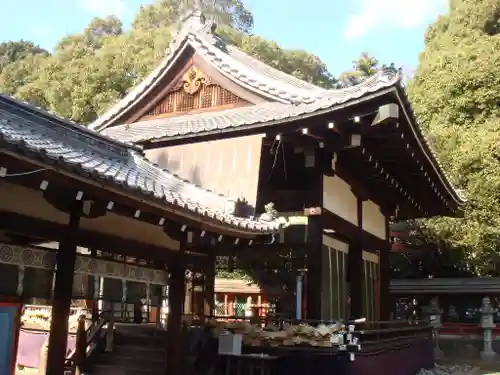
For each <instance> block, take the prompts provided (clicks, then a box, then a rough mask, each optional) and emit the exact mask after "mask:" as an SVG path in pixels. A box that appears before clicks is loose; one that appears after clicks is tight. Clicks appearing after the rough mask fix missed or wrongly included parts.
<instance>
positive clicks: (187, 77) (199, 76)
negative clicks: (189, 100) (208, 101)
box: [182, 66, 212, 95]
mask: <svg viewBox="0 0 500 375" xmlns="http://www.w3.org/2000/svg"><path fill="white" fill-rule="evenodd" d="M182 81H183V87H184V91H185V92H186V93H188V94H190V95H193V94H195V93H196V92H197V91H198V90H199V89H200V88H201V85H202V84H205V85H210V84H211V82H212V80H211V79H210V77H207V76H206V75H205V74H203V72H201V71H200V70H199V69H198V68H197V67H195V66H192V67H191V68H189V70H188V71H187V72H186V73H184V76H183V78H182Z"/></svg>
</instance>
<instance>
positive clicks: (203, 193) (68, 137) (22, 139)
mask: <svg viewBox="0 0 500 375" xmlns="http://www.w3.org/2000/svg"><path fill="white" fill-rule="evenodd" d="M5 150H8V151H10V152H14V153H18V154H24V155H26V156H28V157H30V158H33V155H35V157H36V158H39V159H42V160H43V162H44V163H48V164H53V165H56V166H57V167H58V168H60V167H62V168H63V169H66V170H68V171H70V172H73V173H77V174H80V175H82V176H84V177H86V178H89V179H92V180H97V181H99V182H101V183H103V184H104V185H108V186H110V187H113V188H117V189H118V190H121V191H123V192H124V193H125V194H126V193H134V194H135V195H138V196H139V197H141V199H143V200H144V201H151V202H154V203H156V204H157V203H161V204H162V205H164V206H165V210H166V211H172V210H175V212H177V213H178V214H179V215H180V216H182V215H183V214H184V215H187V216H189V217H193V215H194V219H195V220H196V217H198V221H200V222H202V221H215V222H216V223H217V222H219V224H223V225H224V226H227V227H229V228H231V227H233V228H235V229H238V230H240V231H247V232H249V233H251V232H273V231H275V230H276V229H277V228H278V224H276V223H274V222H262V221H256V220H253V219H251V218H241V217H236V216H234V215H233V214H232V212H233V209H234V201H231V200H230V199H229V198H227V197H225V196H222V195H219V194H217V193H214V192H212V191H209V190H205V189H202V188H200V187H199V186H197V185H194V184H192V183H190V182H188V181H185V180H182V179H181V178H179V177H178V176H176V175H174V174H172V173H170V172H169V171H167V170H165V169H161V168H159V167H158V166H157V165H154V164H152V163H151V162H149V161H148V160H147V159H146V158H145V157H144V155H143V154H142V152H141V151H140V150H139V149H138V148H135V147H131V146H128V145H126V144H124V143H122V142H118V141H115V140H111V139H109V138H107V137H106V136H104V135H101V134H98V133H95V132H93V131H90V130H88V129H87V128H85V127H83V126H80V125H77V124H75V123H72V122H69V121H66V120H63V119H61V118H59V117H56V116H54V115H52V114H49V113H47V112H45V111H42V110H40V109H38V108H35V107H33V106H31V105H29V104H27V103H24V102H21V101H18V100H15V99H14V98H12V97H9V96H6V95H2V94H0V153H2V151H3V152H5Z"/></svg>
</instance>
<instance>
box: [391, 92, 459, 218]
mask: <svg viewBox="0 0 500 375" xmlns="http://www.w3.org/2000/svg"><path fill="white" fill-rule="evenodd" d="M396 95H397V98H398V100H399V102H400V105H401V108H402V109H403V113H404V115H405V118H406V120H407V122H408V124H409V125H410V128H411V130H412V133H413V136H414V138H415V139H416V140H417V142H418V145H419V148H420V151H421V152H422V154H423V155H424V156H425V158H426V160H427V161H428V163H429V164H430V165H431V166H432V169H433V172H434V174H435V175H436V176H437V177H438V179H439V182H440V184H441V186H443V187H444V188H445V191H446V192H447V194H448V197H449V198H450V200H451V201H452V202H453V203H454V205H455V207H456V210H457V214H461V213H463V209H464V205H465V203H466V199H465V198H464V197H462V196H461V195H460V194H459V192H458V191H457V190H456V189H455V188H454V187H453V185H452V184H451V181H450V178H449V177H448V176H447V174H446V172H445V170H444V168H443V167H442V165H441V163H440V162H439V161H438V159H437V157H436V155H435V153H434V152H433V151H432V149H431V147H430V145H429V143H428V142H427V139H426V138H425V136H424V134H423V133H422V130H421V128H420V126H419V125H418V122H417V118H416V116H415V113H414V111H413V108H412V105H411V103H410V101H409V99H408V96H407V95H406V92H405V91H404V89H403V88H402V87H401V86H400V85H398V86H396Z"/></svg>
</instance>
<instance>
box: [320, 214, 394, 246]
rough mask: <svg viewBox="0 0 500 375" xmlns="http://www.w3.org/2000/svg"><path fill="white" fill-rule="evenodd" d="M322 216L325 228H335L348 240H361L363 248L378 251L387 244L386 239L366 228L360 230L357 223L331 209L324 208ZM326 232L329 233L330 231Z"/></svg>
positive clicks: (336, 231)
mask: <svg viewBox="0 0 500 375" xmlns="http://www.w3.org/2000/svg"><path fill="white" fill-rule="evenodd" d="M321 217H322V220H323V227H324V228H325V229H332V230H334V231H335V234H336V235H339V236H341V237H344V238H345V239H347V240H348V241H360V242H361V245H362V248H363V250H367V251H369V250H371V251H376V250H380V249H381V248H384V247H385V246H387V244H386V241H385V240H384V239H382V238H378V237H377V236H375V235H373V234H371V233H369V232H366V231H364V230H362V231H361V232H360V231H359V228H358V226H357V225H355V224H352V223H350V222H349V221H347V220H345V219H344V218H341V217H340V216H338V215H336V214H334V213H333V212H331V211H328V210H326V209H324V210H323V215H322V216H321ZM325 234H326V235H328V233H325Z"/></svg>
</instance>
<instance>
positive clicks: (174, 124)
mask: <svg viewBox="0 0 500 375" xmlns="http://www.w3.org/2000/svg"><path fill="white" fill-rule="evenodd" d="M403 79H404V76H403V74H402V72H401V71H396V70H394V69H382V70H380V71H379V72H378V73H377V74H375V75H373V76H371V77H369V78H367V79H366V80H365V81H363V82H362V83H360V84H358V85H356V86H352V87H348V88H344V89H338V90H329V91H328V92H327V93H326V95H325V96H324V97H323V98H322V99H318V100H316V101H314V102H313V103H310V104H298V105H294V104H283V103H276V102H274V103H263V104H257V105H254V106H249V107H241V108H234V109H227V110H222V111H215V112H209V113H198V114H187V115H183V116H175V117H167V118H163V119H156V120H150V121H141V122H137V123H133V124H127V125H119V126H113V127H110V128H107V129H105V130H103V131H102V134H104V135H107V136H109V137H111V138H113V139H118V140H121V141H126V142H131V143H147V142H152V141H159V140H162V141H163V140H165V141H166V142H167V143H168V142H171V141H175V140H180V139H186V140H187V139H192V138H193V137H196V138H199V139H201V138H202V137H204V136H208V135H211V134H222V133H233V135H234V136H236V135H237V133H238V132H241V131H244V130H250V129H256V130H258V131H259V132H260V131H262V132H265V131H266V130H265V128H269V127H271V126H274V125H279V124H285V123H290V122H293V121H297V120H300V119H304V118H309V117H314V116H318V115H321V114H325V113H331V112H334V111H336V110H338V109H340V108H345V107H347V106H349V105H354V104H357V103H360V102H362V101H365V100H370V99H373V98H375V97H377V96H381V95H385V94H388V93H391V92H394V93H395V95H396V96H397V97H398V98H400V100H401V105H402V106H403V107H405V108H406V110H405V113H407V114H408V115H409V116H410V117H409V118H408V123H409V126H410V127H411V130H412V132H413V133H414V134H415V138H416V141H417V142H418V144H419V146H420V150H421V152H422V153H423V155H424V157H425V158H427V159H428V160H429V162H430V164H431V165H432V168H433V169H434V171H435V173H436V175H437V176H438V178H439V179H440V181H441V183H442V184H443V186H444V187H445V188H446V190H447V191H448V192H449V194H450V197H451V198H452V200H453V201H454V202H455V203H456V204H457V205H458V206H462V205H463V204H464V198H463V197H462V196H461V194H460V193H459V192H458V191H456V190H455V189H454V188H453V186H452V184H451V182H450V180H449V178H448V177H447V175H446V173H445V172H444V169H443V168H442V167H441V165H440V163H439V161H438V159H437V158H436V156H435V154H434V152H433V151H432V149H431V147H430V146H429V144H428V143H427V140H426V139H425V137H424V135H423V133H422V131H421V129H420V127H419V126H418V123H417V121H416V118H415V116H414V114H413V110H412V108H411V105H410V103H409V101H408V98H407V97H406V93H405V90H404V88H403V85H402V82H403Z"/></svg>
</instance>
